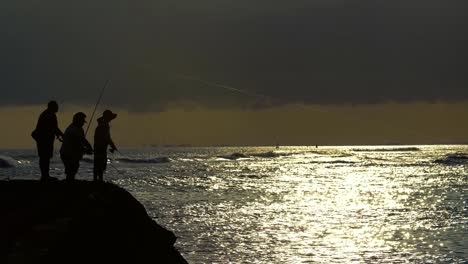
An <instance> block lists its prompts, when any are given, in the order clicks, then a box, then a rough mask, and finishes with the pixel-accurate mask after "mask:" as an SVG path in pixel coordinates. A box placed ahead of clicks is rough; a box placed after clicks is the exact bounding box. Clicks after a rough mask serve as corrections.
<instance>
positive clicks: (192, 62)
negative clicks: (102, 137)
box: [0, 0, 468, 109]
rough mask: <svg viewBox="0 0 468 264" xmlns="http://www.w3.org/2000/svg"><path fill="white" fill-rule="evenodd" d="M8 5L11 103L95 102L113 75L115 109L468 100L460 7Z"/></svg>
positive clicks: (366, 3)
mask: <svg viewBox="0 0 468 264" xmlns="http://www.w3.org/2000/svg"><path fill="white" fill-rule="evenodd" d="M1 6H2V8H1V9H0V34H1V35H2V39H1V40H2V41H1V43H0V48H1V49H0V55H1V62H0V70H1V73H2V78H1V79H0V85H1V87H2V88H1V89H2V96H1V97H0V104H2V105H6V104H30V103H43V102H44V101H47V100H48V99H49V98H57V100H64V101H65V102H68V103H93V102H94V100H95V99H96V97H97V94H98V92H99V90H100V89H101V86H102V85H103V84H104V82H105V80H106V79H107V78H110V79H111V87H110V88H109V90H108V92H107V93H106V96H105V100H106V102H107V103H108V104H115V105H120V106H126V107H131V108H136V109H162V108H164V106H165V105H167V104H168V103H171V102H174V101H195V102H199V103H203V104H208V105H212V106H223V105H227V106H233V105H237V104H245V103H248V104H252V105H261V107H264V106H265V105H270V104H271V103H273V104H275V103H296V102H304V103H375V102H382V101H414V100H464V99H468V89H467V84H468V77H467V76H468V75H467V71H468V62H467V58H468V51H467V48H466V47H467V46H468V45H467V44H468V39H467V36H468V35H467V33H468V32H467V30H468V15H467V14H468V8H467V4H465V2H464V1H459V0H450V1H447V0H425V1H423V0H406V1H399V0H395V1H376V0H373V1H370V0H342V1H338V0H327V1H325V0H317V1H310V0H308V1H305V0H296V1H278V3H272V2H271V1H264V0H256V1H252V0H250V1H246V0H245V1H214V0H206V1H188V0H187V1H169V0H161V1H149V0H146V1H128V0H117V1H115V0H113V1H110V0H101V1H95V0H93V1H91V0H84V1H74V2H69V1H58V0H45V1H36V0H34V1H33V0H30V1H27V0H23V1H12V0H7V1H6V2H3V3H2V4H1ZM181 74H182V75H185V76H193V77H194V78H193V79H201V80H205V81H206V82H200V81H195V80H190V79H187V78H185V79H184V78H178V77H177V76H180V75H181ZM207 83H215V84H220V86H215V85H211V86H210V85H207ZM222 86H229V87H234V88H236V89H241V90H245V91H247V92H248V93H250V94H262V95H269V96H270V97H271V98H270V100H269V101H268V102H267V103H265V102H264V101H262V100H259V98H258V97H256V96H249V95H246V93H236V92H235V91H232V90H227V89H224V88H223V87H222Z"/></svg>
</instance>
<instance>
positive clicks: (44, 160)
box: [39, 156, 50, 181]
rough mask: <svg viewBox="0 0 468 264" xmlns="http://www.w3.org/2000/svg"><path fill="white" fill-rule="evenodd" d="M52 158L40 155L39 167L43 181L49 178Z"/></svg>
mask: <svg viewBox="0 0 468 264" xmlns="http://www.w3.org/2000/svg"><path fill="white" fill-rule="evenodd" d="M49 166H50V159H49V158H48V157H43V156H42V157H41V156H39V168H40V169H41V181H45V180H47V179H48V178H49Z"/></svg>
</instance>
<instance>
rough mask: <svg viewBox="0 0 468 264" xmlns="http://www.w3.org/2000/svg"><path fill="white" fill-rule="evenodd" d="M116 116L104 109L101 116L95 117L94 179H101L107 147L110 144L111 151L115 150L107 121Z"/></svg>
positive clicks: (105, 164) (105, 163) (105, 162)
mask: <svg viewBox="0 0 468 264" xmlns="http://www.w3.org/2000/svg"><path fill="white" fill-rule="evenodd" d="M116 117H117V114H115V113H112V111H110V110H105V111H104V113H103V114H102V117H100V118H98V119H97V122H98V126H97V127H96V130H95V132H94V171H93V180H94V181H103V175H104V171H105V170H106V167H107V147H108V146H110V150H109V151H110V152H111V153H114V151H116V150H117V148H116V147H115V144H114V142H113V141H112V138H111V135H110V126H109V123H110V122H111V121H112V120H113V119H114V118H116Z"/></svg>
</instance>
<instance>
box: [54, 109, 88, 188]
mask: <svg viewBox="0 0 468 264" xmlns="http://www.w3.org/2000/svg"><path fill="white" fill-rule="evenodd" d="M85 123H86V115H85V114H84V113H82V112H78V113H76V114H75V115H74V116H73V122H72V123H71V125H69V126H68V128H67V129H66V130H65V134H64V136H63V143H62V148H61V149H60V158H61V159H62V162H63V165H64V166H65V175H66V179H67V181H73V180H75V175H76V173H77V172H78V168H79V167H80V160H81V159H82V158H83V154H89V155H91V154H93V148H92V147H91V144H89V142H88V140H86V137H85V133H84V130H83V125H84V124H85Z"/></svg>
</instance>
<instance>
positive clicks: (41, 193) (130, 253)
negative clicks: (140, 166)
mask: <svg viewBox="0 0 468 264" xmlns="http://www.w3.org/2000/svg"><path fill="white" fill-rule="evenodd" d="M175 240H176V237H175V235H174V234H173V233H172V232H171V231H168V230H166V229H164V228H163V227H161V226H159V225H158V224H157V223H156V222H155V221H153V220H152V219H151V218H150V217H149V216H148V214H147V213H146V210H145V208H144V207H143V205H141V204H140V203H139V202H138V201H137V200H136V199H135V198H134V197H133V196H132V195H131V194H130V193H128V192H127V191H125V190H124V189H122V188H120V187H118V186H116V185H113V184H110V183H93V182H86V181H76V182H73V183H67V182H64V181H56V182H48V183H43V182H39V181H0V263H143V262H144V263H187V262H186V261H185V260H184V258H183V257H182V256H181V255H180V253H179V252H178V251H177V250H176V249H175V248H174V243H175Z"/></svg>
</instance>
